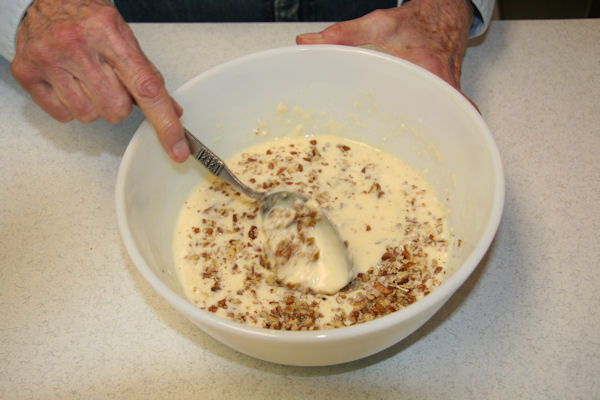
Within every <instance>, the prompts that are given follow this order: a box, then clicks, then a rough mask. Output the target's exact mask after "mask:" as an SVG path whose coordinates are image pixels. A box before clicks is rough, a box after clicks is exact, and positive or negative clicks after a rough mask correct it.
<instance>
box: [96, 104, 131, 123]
mask: <svg viewBox="0 0 600 400" xmlns="http://www.w3.org/2000/svg"><path fill="white" fill-rule="evenodd" d="M132 107H133V105H132V103H131V99H129V98H124V97H123V98H118V99H113V100H112V101H111V102H110V103H109V104H107V105H106V107H104V110H103V112H102V113H101V116H102V118H103V119H104V120H106V121H108V122H110V123H113V124H115V123H117V122H121V121H123V120H124V119H125V118H127V116H128V115H129V114H131V110H132Z"/></svg>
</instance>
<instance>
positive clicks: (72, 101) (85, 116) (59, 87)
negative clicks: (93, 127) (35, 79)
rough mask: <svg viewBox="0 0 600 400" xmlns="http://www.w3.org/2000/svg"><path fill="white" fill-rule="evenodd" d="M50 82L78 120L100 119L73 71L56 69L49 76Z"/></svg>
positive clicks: (62, 101) (90, 120)
mask: <svg viewBox="0 0 600 400" xmlns="http://www.w3.org/2000/svg"><path fill="white" fill-rule="evenodd" d="M48 83H49V84H50V85H51V86H52V88H53V89H54V92H55V93H56V95H57V96H58V98H59V99H60V101H61V103H62V104H63V105H64V106H65V107H66V108H67V109H68V110H69V111H70V113H71V115H72V116H73V117H74V118H75V119H76V120H78V121H79V122H82V123H90V122H93V121H95V120H97V119H98V117H99V114H98V112H97V111H96V108H95V107H94V105H93V104H92V102H91V101H90V98H89V97H88V96H87V95H86V93H85V92H84V90H83V88H82V85H81V83H80V81H79V80H78V79H77V78H76V77H74V76H73V75H72V74H71V73H69V72H66V71H58V72H57V71H54V72H53V73H52V74H50V75H49V76H48Z"/></svg>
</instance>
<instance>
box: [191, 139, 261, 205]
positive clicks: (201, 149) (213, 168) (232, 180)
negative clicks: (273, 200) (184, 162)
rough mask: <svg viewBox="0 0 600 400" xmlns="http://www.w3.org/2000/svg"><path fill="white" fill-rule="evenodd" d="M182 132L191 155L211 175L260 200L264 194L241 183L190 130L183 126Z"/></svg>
mask: <svg viewBox="0 0 600 400" xmlns="http://www.w3.org/2000/svg"><path fill="white" fill-rule="evenodd" d="M183 132H184V133H185V137H186V138H187V141H188V143H189V145H190V152H191V154H192V156H193V157H194V158H195V159H196V160H198V161H200V164H202V165H204V167H206V169H207V170H209V171H210V172H211V173H212V174H213V175H215V176H216V177H219V178H221V179H223V180H224V181H225V182H227V183H229V184H231V185H232V186H233V187H235V188H237V189H239V190H240V191H242V192H243V193H244V194H245V195H247V196H249V197H252V198H253V199H258V200H260V199H261V198H262V197H263V196H264V195H263V194H262V193H259V192H256V191H254V190H252V189H250V188H249V187H248V186H246V185H245V184H244V183H242V182H241V181H240V180H239V179H238V178H237V177H236V176H235V175H233V173H232V172H231V171H230V170H229V168H227V165H226V164H225V162H223V160H221V159H220V158H219V157H218V156H217V155H216V154H215V153H213V152H212V150H211V149H209V148H208V147H206V146H205V145H204V144H203V143H202V142H201V141H200V140H198V139H197V138H196V136H194V135H193V134H192V133H191V132H190V131H188V130H187V129H186V128H183Z"/></svg>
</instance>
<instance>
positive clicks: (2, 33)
mask: <svg viewBox="0 0 600 400" xmlns="http://www.w3.org/2000/svg"><path fill="white" fill-rule="evenodd" d="M31 3H32V1H31V0H0V55H1V56H2V57H4V58H6V59H7V60H9V61H12V59H13V57H14V56H15V45H16V38H17V29H18V28H19V24H20V23H21V19H22V18H23V16H24V15H25V12H26V11H27V8H28V7H29V5H30V4H31Z"/></svg>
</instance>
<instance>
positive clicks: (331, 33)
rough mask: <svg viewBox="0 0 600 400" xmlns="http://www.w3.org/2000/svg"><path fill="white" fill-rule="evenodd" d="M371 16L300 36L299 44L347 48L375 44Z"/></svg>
mask: <svg viewBox="0 0 600 400" xmlns="http://www.w3.org/2000/svg"><path fill="white" fill-rule="evenodd" d="M370 19H371V15H370V14H367V15H365V16H363V17H360V18H357V19H353V20H350V21H343V22H338V23H336V24H333V25H331V26H329V27H327V28H326V29H325V30H323V31H321V32H310V33H304V34H301V35H298V36H297V37H296V43H297V44H341V45H347V46H362V45H364V44H368V43H373V41H374V38H373V32H374V31H373V29H372V24H370V23H369V21H370Z"/></svg>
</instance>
